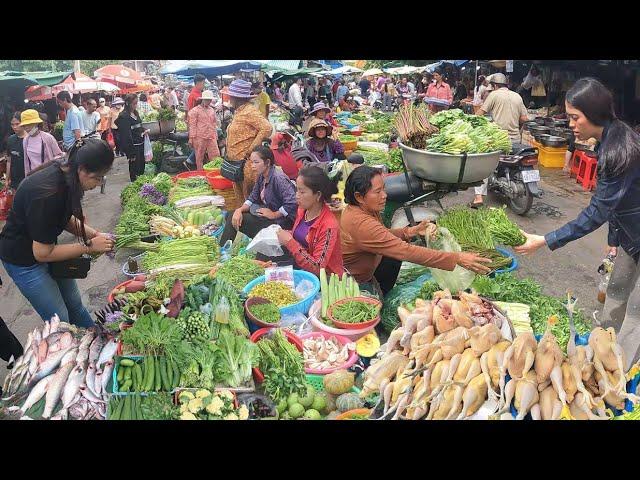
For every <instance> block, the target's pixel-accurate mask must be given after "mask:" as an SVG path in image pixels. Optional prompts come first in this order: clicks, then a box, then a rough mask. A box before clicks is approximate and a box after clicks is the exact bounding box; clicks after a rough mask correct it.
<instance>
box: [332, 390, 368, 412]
mask: <svg viewBox="0 0 640 480" xmlns="http://www.w3.org/2000/svg"><path fill="white" fill-rule="evenodd" d="M362 407H364V402H363V401H362V399H361V398H360V397H359V396H358V395H357V394H355V393H344V394H342V395H340V396H339V397H338V398H337V399H336V408H337V409H338V411H339V412H340V413H344V412H348V411H349V410H355V409H356V408H362Z"/></svg>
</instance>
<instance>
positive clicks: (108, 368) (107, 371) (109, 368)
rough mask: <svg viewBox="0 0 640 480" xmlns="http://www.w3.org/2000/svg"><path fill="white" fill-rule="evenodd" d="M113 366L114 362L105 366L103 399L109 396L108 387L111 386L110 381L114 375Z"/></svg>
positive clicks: (109, 362)
mask: <svg viewBox="0 0 640 480" xmlns="http://www.w3.org/2000/svg"><path fill="white" fill-rule="evenodd" d="M113 365H114V361H113V360H109V361H108V362H107V363H105V364H104V369H103V370H102V397H103V398H104V397H105V396H106V395H107V393H108V392H107V385H109V379H110V378H111V374H112V373H113Z"/></svg>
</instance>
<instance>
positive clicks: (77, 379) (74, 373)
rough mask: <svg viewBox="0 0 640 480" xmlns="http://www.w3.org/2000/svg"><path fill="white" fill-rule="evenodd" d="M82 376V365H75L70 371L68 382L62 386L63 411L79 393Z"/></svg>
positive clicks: (83, 373)
mask: <svg viewBox="0 0 640 480" xmlns="http://www.w3.org/2000/svg"><path fill="white" fill-rule="evenodd" d="M84 376H85V371H84V368H82V365H80V364H76V366H75V367H74V368H73V370H71V373H70V374H69V380H67V384H66V385H65V386H64V391H63V392H62V408H63V409H64V410H67V409H68V408H69V407H70V406H71V405H73V403H74V402H73V400H74V399H76V396H77V395H78V392H79V391H80V386H81V385H83V384H84Z"/></svg>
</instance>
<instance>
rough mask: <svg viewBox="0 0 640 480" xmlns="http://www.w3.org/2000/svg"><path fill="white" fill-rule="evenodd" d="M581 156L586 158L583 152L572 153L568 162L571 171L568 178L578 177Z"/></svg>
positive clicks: (575, 151)
mask: <svg viewBox="0 0 640 480" xmlns="http://www.w3.org/2000/svg"><path fill="white" fill-rule="evenodd" d="M583 156H586V155H585V153H584V152H581V151H580V150H574V151H573V155H572V156H571V161H570V165H571V171H570V172H569V178H571V177H577V176H578V171H579V170H580V161H581V159H582V157H583Z"/></svg>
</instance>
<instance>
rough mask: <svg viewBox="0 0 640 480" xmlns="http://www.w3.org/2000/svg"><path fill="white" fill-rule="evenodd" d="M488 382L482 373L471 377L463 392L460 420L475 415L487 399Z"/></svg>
mask: <svg viewBox="0 0 640 480" xmlns="http://www.w3.org/2000/svg"><path fill="white" fill-rule="evenodd" d="M487 391H488V390H487V383H486V382H485V379H484V376H483V375H482V374H480V375H477V376H475V377H474V378H472V379H471V381H470V382H469V384H468V385H467V387H466V388H465V389H464V393H463V394H462V405H463V406H462V411H461V412H460V415H459V416H458V420H462V419H464V418H467V417H470V416H472V415H475V413H476V412H477V411H478V410H479V409H480V407H481V406H482V405H483V404H484V402H485V401H486V400H487Z"/></svg>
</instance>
